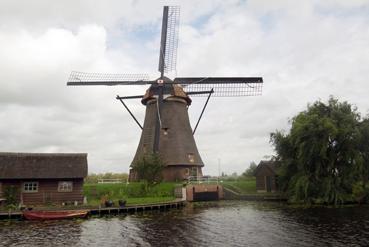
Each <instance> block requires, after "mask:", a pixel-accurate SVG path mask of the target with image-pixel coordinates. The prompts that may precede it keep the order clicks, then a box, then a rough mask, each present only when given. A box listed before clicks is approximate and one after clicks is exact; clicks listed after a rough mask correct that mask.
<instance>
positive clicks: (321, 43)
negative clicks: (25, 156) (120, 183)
mask: <svg viewBox="0 0 369 247" xmlns="http://www.w3.org/2000/svg"><path fill="white" fill-rule="evenodd" d="M50 3H51V2H50V1H48V0H37V1H36V0H35V1H30V0H25V1H16V0H12V1H6V0H0V151H2V152H87V153H88V155H89V156H88V161H89V172H109V171H110V172H128V169H129V165H130V163H131V161H132V158H133V155H134V153H135V151H136V148H137V145H138V142H139V138H140V129H139V128H138V127H137V126H136V124H135V123H134V122H133V120H132V119H131V117H130V116H129V114H128V113H127V112H126V110H125V109H124V108H123V106H122V105H121V104H120V102H119V101H117V100H116V99H115V96H116V95H117V94H119V95H135V94H141V93H142V92H143V90H144V89H145V88H129V87H124V86H116V87H104V86H100V87H67V86H66V81H67V79H68V76H69V74H70V72H71V71H72V70H77V71H85V72H112V73H148V74H150V76H151V78H152V79H155V78H157V77H158V76H159V74H158V72H157V63H158V54H159V42H160V27H161V15H162V6H163V5H180V6H181V20H180V31H179V48H178V62H177V75H178V76H262V77H263V79H264V88H263V94H262V96H257V97H237V98H211V99H210V102H209V105H208V108H207V110H206V112H205V115H204V118H203V119H202V122H201V123H200V126H199V128H198V130H197V133H196V135H195V139H196V141H197V146H198V149H199V151H200V154H201V156H202V158H203V161H204V163H205V167H204V173H205V174H211V175H217V174H218V162H219V161H220V167H221V171H224V172H226V173H228V174H231V173H232V172H238V173H241V172H243V171H244V170H245V169H246V168H247V167H248V166H249V163H250V162H251V161H255V162H257V163H258V162H259V161H260V160H261V159H264V158H263V157H264V156H266V155H272V154H273V148H272V146H271V145H270V143H269V136H270V133H271V132H273V131H275V130H277V129H278V130H282V129H283V130H286V131H287V130H288V129H289V127H290V126H289V124H288V120H289V119H290V118H291V117H293V116H294V115H295V114H297V113H298V112H299V111H301V110H303V109H305V108H306V105H307V103H309V102H310V103H311V102H314V101H315V100H318V99H322V100H324V101H326V100H327V99H328V97H329V96H330V95H334V96H336V97H337V98H339V99H340V100H347V101H349V102H351V103H353V104H355V105H356V106H357V107H358V108H359V111H360V112H361V113H362V115H366V114H368V110H369V98H368V93H369V90H368V82H369V1H365V0H350V1H347V0H337V1H336V0H325V1H319V0H316V1H313V0H312V1H309V0H302V1H296V0H290V1H288V0H285V1H284V0H280V1H275V0H274V1H265V0H249V1H237V0H230V1H224V0H215V1H195V0H187V1H183V2H181V1H149V0H147V1H134V0H131V1H121V0H111V1H87V0H85V1H78V0H73V1H72V0H70V1H68V0H64V1H53V4H50ZM193 101H194V102H193V105H192V106H191V107H190V110H189V114H190V118H191V123H192V125H194V124H195V123H196V120H197V118H198V116H199V114H200V111H201V108H202V105H203V103H204V101H205V98H193ZM128 105H129V107H130V108H131V109H132V111H133V112H134V113H135V114H136V115H137V117H138V119H139V120H140V121H141V122H143V118H144V111H145V107H144V106H143V105H141V104H140V101H139V100H132V101H129V102H128Z"/></svg>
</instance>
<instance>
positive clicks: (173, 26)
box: [159, 6, 180, 76]
mask: <svg viewBox="0 0 369 247" xmlns="http://www.w3.org/2000/svg"><path fill="white" fill-rule="evenodd" d="M179 16H180V8H179V6H165V7H164V10H163V22H162V30H161V41H160V54H159V71H160V72H161V75H162V76H163V75H164V72H165V73H168V72H171V71H174V70H176V66H177V48H178V30H179Z"/></svg>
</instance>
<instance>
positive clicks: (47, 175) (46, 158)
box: [0, 152, 87, 206]
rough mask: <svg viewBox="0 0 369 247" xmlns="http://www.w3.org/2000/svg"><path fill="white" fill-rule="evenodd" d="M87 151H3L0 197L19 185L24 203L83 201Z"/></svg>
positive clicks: (20, 199)
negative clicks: (85, 152)
mask: <svg viewBox="0 0 369 247" xmlns="http://www.w3.org/2000/svg"><path fill="white" fill-rule="evenodd" d="M86 176H87V154H77V153H68V154H67V153H2V152H0V198H3V197H4V191H5V189H6V187H7V186H11V185H13V186H15V187H16V188H17V192H18V193H17V196H18V198H19V202H20V203H21V204H23V205H27V206H28V205H40V204H62V203H73V204H76V203H77V204H81V203H83V180H84V178H85V177H86Z"/></svg>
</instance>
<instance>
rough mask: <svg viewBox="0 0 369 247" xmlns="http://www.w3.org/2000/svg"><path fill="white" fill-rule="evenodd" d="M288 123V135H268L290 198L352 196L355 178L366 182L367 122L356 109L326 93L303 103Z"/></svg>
mask: <svg viewBox="0 0 369 247" xmlns="http://www.w3.org/2000/svg"><path fill="white" fill-rule="evenodd" d="M291 124H292V126H291V130H290V132H289V133H283V132H281V131H276V132H275V133H272V134H271V142H272V143H273V145H274V147H275V151H276V153H277V155H276V159H277V160H278V161H279V163H280V164H281V165H280V168H279V169H278V179H279V180H278V182H279V186H280V189H281V190H282V191H284V192H286V194H287V195H288V197H289V199H290V200H291V201H295V202H305V203H328V204H339V203H343V202H345V201H350V200H353V199H354V198H353V188H354V186H355V185H356V184H357V181H358V180H359V179H361V180H362V181H363V184H364V186H363V187H364V188H365V184H366V183H367V181H368V170H369V169H368V165H369V164H368V151H369V150H368V147H369V143H368V138H367V137H368V136H369V123H368V120H365V121H360V114H359V113H358V111H357V109H356V107H353V106H352V105H351V104H349V103H347V102H339V101H338V100H337V99H335V98H332V97H331V98H330V99H329V101H328V103H323V102H321V101H317V102H315V103H314V104H312V105H308V107H307V110H305V111H303V112H300V113H299V114H298V115H297V116H295V117H294V118H293V119H292V120H291ZM364 135H368V136H367V137H365V136H364ZM365 142H366V143H365Z"/></svg>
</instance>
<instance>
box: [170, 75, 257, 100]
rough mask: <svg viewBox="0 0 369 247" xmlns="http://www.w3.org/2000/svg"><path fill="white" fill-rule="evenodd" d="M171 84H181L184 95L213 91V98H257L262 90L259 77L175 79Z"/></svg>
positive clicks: (201, 95) (202, 95)
mask: <svg viewBox="0 0 369 247" xmlns="http://www.w3.org/2000/svg"><path fill="white" fill-rule="evenodd" d="M173 82H174V83H177V84H181V85H182V86H183V87H184V88H185V90H186V93H191V92H197V91H209V90H214V93H213V96H215V97H236V96H257V95H261V92H262V89H263V78H261V77H177V78H175V79H174V81H173ZM194 96H200V97H204V96H207V95H206V94H194Z"/></svg>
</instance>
